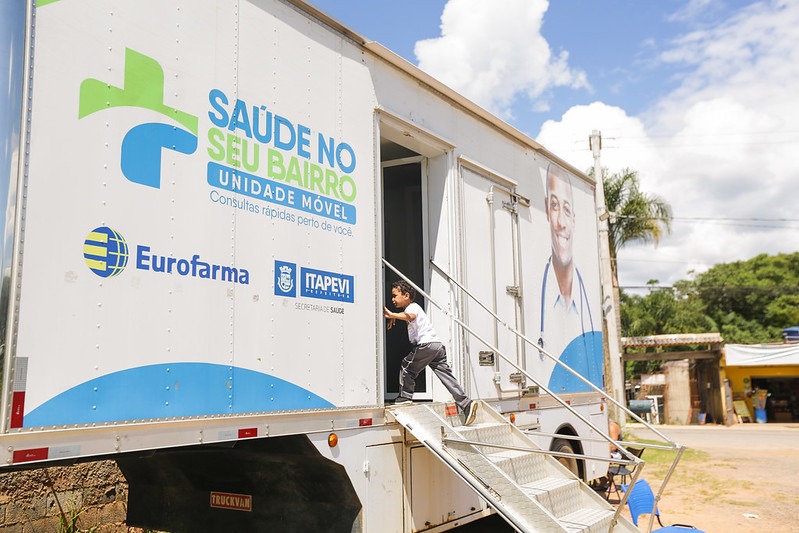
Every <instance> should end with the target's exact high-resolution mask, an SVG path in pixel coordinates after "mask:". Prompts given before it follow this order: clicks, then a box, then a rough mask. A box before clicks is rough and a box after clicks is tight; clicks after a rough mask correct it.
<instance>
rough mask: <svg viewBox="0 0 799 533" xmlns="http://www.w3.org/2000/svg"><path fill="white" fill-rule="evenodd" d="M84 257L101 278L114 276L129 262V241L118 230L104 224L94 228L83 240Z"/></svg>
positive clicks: (90, 267)
mask: <svg viewBox="0 0 799 533" xmlns="http://www.w3.org/2000/svg"><path fill="white" fill-rule="evenodd" d="M83 259H84V260H85V261H86V265H87V266H88V267H89V269H90V270H91V271H92V272H94V273H95V274H97V275H98V276H100V277H101V278H113V277H114V276H118V275H119V274H121V273H122V271H123V270H125V267H126V266H127V264H128V243H127V242H125V239H124V237H122V235H120V233H119V232H118V231H114V230H113V229H111V228H107V227H104V226H101V227H99V228H94V229H93V230H92V231H90V232H89V235H88V236H87V237H86V240H85V241H83Z"/></svg>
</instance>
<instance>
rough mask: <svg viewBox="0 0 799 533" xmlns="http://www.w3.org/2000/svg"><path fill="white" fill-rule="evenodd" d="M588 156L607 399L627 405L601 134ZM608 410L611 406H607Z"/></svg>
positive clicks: (621, 419)
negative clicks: (592, 181) (596, 236)
mask: <svg viewBox="0 0 799 533" xmlns="http://www.w3.org/2000/svg"><path fill="white" fill-rule="evenodd" d="M589 143H590V147H591V152H592V153H593V155H594V179H595V180H596V193H595V194H596V209H597V218H598V221H599V271H600V275H601V278H602V314H603V316H604V318H605V320H604V325H605V331H604V333H605V334H604V338H605V342H604V344H605V346H606V348H607V352H606V353H607V359H606V361H607V365H606V368H607V374H609V376H608V381H609V383H608V385H609V387H610V390H609V391H608V392H609V393H610V395H611V396H612V397H613V398H614V399H615V400H616V401H617V402H619V403H620V404H622V405H626V403H625V397H624V370H623V366H622V361H621V339H620V338H619V331H620V329H619V309H618V307H617V302H616V297H615V294H616V293H615V289H614V287H613V270H612V268H611V264H610V261H611V257H610V241H609V237H608V219H609V218H610V213H609V212H608V210H607V207H606V206H605V188H604V183H603V181H602V166H601V165H600V163H599V152H600V150H601V149H602V134H601V133H600V132H599V131H598V130H593V131H592V132H591V137H590V138H589ZM609 407H610V406H609ZM610 408H611V410H610V414H611V417H612V418H613V419H614V420H616V422H618V424H619V426H620V427H624V425H625V423H626V418H627V417H626V416H624V415H623V413H622V412H621V410H620V409H618V408H616V406H612V407H610Z"/></svg>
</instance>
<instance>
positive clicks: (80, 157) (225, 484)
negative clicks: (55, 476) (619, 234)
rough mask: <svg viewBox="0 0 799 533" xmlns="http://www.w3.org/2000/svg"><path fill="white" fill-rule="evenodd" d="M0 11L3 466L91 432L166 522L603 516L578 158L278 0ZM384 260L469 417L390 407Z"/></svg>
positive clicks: (548, 522) (63, 3) (89, 437)
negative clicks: (446, 364)
mask: <svg viewBox="0 0 799 533" xmlns="http://www.w3.org/2000/svg"><path fill="white" fill-rule="evenodd" d="M2 9H3V16H2V21H3V22H2V23H3V26H4V29H3V32H2V34H3V35H4V44H5V45H7V46H8V52H9V53H8V54H6V56H5V57H4V60H5V61H7V62H8V63H7V65H4V67H8V68H4V69H3V70H2V74H0V76H4V77H5V78H6V79H4V80H3V81H4V82H6V83H4V86H7V87H8V88H9V90H8V97H7V98H6V101H5V102H4V103H3V111H2V115H0V121H1V122H2V129H0V135H2V140H3V141H4V142H3V145H2V150H3V151H2V153H1V154H0V157H2V159H0V165H2V167H0V168H2V175H0V178H2V179H1V180H0V181H2V187H1V188H0V195H2V201H3V204H2V205H5V206H6V207H5V210H6V212H5V217H3V219H2V223H3V230H4V231H3V235H4V240H3V241H2V249H1V251H2V253H1V254H0V257H1V258H2V273H3V283H2V300H0V303H1V308H2V312H3V315H4V316H3V319H2V325H3V328H4V329H3V331H2V338H3V342H4V344H3V350H2V371H3V375H2V413H3V418H2V427H0V464H2V467H0V468H2V469H4V471H10V470H12V469H19V468H38V467H42V466H47V465H51V464H57V463H65V462H76V461H87V460H94V459H97V458H112V459H115V460H117V462H118V463H119V465H120V467H121V468H122V470H123V473H124V474H125V476H126V477H127V479H128V481H129V483H130V499H129V510H128V523H129V525H140V526H142V527H148V528H154V529H162V530H168V531H174V532H178V531H267V530H268V531H273V530H274V531H278V530H281V531H309V530H316V531H346V532H350V531H368V532H387V531H397V532H405V531H408V532H410V531H422V530H427V531H441V530H446V529H451V528H453V527H456V526H458V525H461V524H465V523H467V522H470V521H473V520H476V519H480V518H482V517H484V516H486V515H488V514H490V513H492V512H498V513H499V514H500V515H502V517H503V518H505V520H507V521H508V522H509V523H510V524H511V525H512V526H513V527H514V528H516V529H517V530H520V531H607V530H608V529H612V528H613V527H615V528H616V530H617V531H626V530H628V528H631V527H632V526H631V525H630V524H629V523H628V522H626V521H625V520H624V519H622V518H619V517H618V513H615V512H614V510H613V508H612V507H611V506H610V505H608V504H607V503H606V502H605V501H604V499H603V498H601V497H600V496H599V495H597V494H595V493H594V492H593V491H592V490H591V489H589V488H588V487H587V486H586V485H585V484H584V483H583V481H586V480H590V479H594V478H597V477H599V476H601V475H603V474H604V473H605V471H606V469H607V463H606V462H605V461H604V460H603V459H604V458H606V457H608V442H607V440H606V438H607V436H606V435H605V432H606V429H607V410H606V406H607V404H606V401H605V399H604V398H603V396H602V394H601V393H600V392H599V391H598V390H597V389H601V388H602V387H603V375H602V366H603V365H602V361H603V356H602V310H601V307H600V302H601V298H600V279H599V254H598V249H599V248H598V244H597V219H596V203H595V197H594V192H595V187H596V184H595V183H594V182H593V181H592V180H591V179H589V178H588V177H587V176H586V175H584V174H583V173H581V172H580V171H578V170H577V169H574V168H572V167H570V166H569V165H568V164H566V163H565V162H564V161H562V160H560V159H559V158H558V157H556V156H555V155H553V154H551V153H549V152H548V151H547V150H545V149H544V148H543V147H542V146H540V145H539V144H537V143H536V142H535V141H534V140H532V139H531V138H529V137H527V136H526V135H524V134H522V133H520V132H519V131H517V130H516V129H514V128H512V127H511V126H509V125H507V124H506V123H504V122H502V121H501V120H499V119H497V118H496V117H494V116H492V115H491V114H489V113H488V112H486V111H485V110H483V109H482V108H480V107H478V106H477V105H475V104H474V103H472V102H470V101H469V100H467V99H466V98H464V97H463V96H461V95H459V94H457V93H456V92H454V91H453V90H451V89H450V88H448V87H446V86H445V85H443V84H442V83H440V82H438V81H437V80H435V79H433V78H432V77H430V76H429V75H427V74H425V73H423V72H421V71H420V70H418V69H417V68H415V67H414V66H413V65H411V64H409V63H407V62H406V61H404V60H403V59H401V58H400V57H398V56H397V55H395V54H393V53H392V52H390V51H389V50H387V49H385V48H384V47H382V46H381V45H379V44H378V43H375V42H371V41H368V40H367V39H364V38H363V37H361V36H360V35H358V34H356V33H354V32H353V31H351V30H349V29H347V28H346V27H344V26H343V25H341V24H339V23H338V22H336V21H335V20H333V19H331V18H330V17H328V16H327V15H325V14H324V13H322V12H320V11H318V10H317V9H315V8H313V7H312V6H310V5H309V4H307V3H305V2H303V1H302V0H192V1H191V2H177V1H164V0H38V1H37V2H32V1H28V2H4V5H3V8H2ZM556 189H557V191H556ZM564 269H566V270H564ZM563 272H566V274H565V275H566V277H565V278H562V277H561V274H562V273H563ZM569 273H570V274H569ZM400 277H403V278H406V279H408V280H410V281H411V282H413V283H414V284H415V285H417V286H418V287H419V288H420V289H421V290H423V292H422V293H421V294H422V296H421V297H420V299H421V302H422V304H423V305H425V306H426V307H427V309H428V313H429V314H430V316H431V318H432V321H433V323H434V325H435V328H436V329H437V331H438V333H439V335H440V336H441V337H442V339H443V341H444V343H445V345H446V346H447V349H448V351H449V354H450V356H449V357H450V363H451V365H452V367H453V368H454V370H455V372H456V375H457V376H458V378H459V379H460V381H461V383H462V384H463V386H464V387H465V389H466V390H467V392H468V393H469V394H470V396H471V397H473V398H474V399H475V400H477V401H479V402H480V405H481V408H480V411H479V416H478V419H477V421H476V423H475V424H473V425H472V426H470V427H465V426H463V425H462V420H461V418H460V413H458V412H457V409H455V407H454V404H453V403H452V398H451V397H449V395H448V394H447V393H446V391H445V390H444V388H443V387H442V386H441V385H440V383H438V382H437V380H435V379H431V376H430V375H429V374H430V373H429V372H428V375H426V376H424V377H422V378H420V379H419V382H418V385H417V391H416V394H415V397H414V400H415V402H414V404H412V405H410V406H405V407H393V406H392V405H391V401H392V400H393V399H394V398H395V397H396V395H397V392H398V372H399V362H400V360H401V358H402V357H403V356H404V354H405V353H406V352H407V351H408V349H409V345H408V340H407V336H406V335H405V333H404V331H402V330H401V329H399V328H394V329H392V330H391V331H388V332H387V331H386V327H385V320H384V319H383V318H382V313H381V309H382V307H383V305H386V304H388V305H390V299H389V294H390V290H391V282H392V281H393V280H396V279H399V278H400ZM564 280H567V281H564ZM567 285H568V286H567ZM398 330H399V331H398ZM555 360H559V361H560V362H562V363H566V364H567V365H568V367H571V368H572V369H574V370H575V371H576V372H575V373H573V372H572V371H570V370H569V368H568V367H567V366H563V365H561V364H558V363H556V362H555ZM578 374H579V376H581V377H577V376H578ZM542 450H543V451H544V452H547V453H545V454H542V453H540V452H541V451H542ZM553 451H554V452H557V453H556V454H555V457H556V458H554V459H553V456H552V454H551V453H549V452H553Z"/></svg>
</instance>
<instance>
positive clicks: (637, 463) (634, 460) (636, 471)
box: [382, 258, 684, 532]
mask: <svg viewBox="0 0 799 533" xmlns="http://www.w3.org/2000/svg"><path fill="white" fill-rule="evenodd" d="M382 261H383V264H384V265H385V266H387V267H388V268H389V269H390V270H392V271H393V272H394V273H395V274H397V275H398V276H399V277H400V278H402V279H404V280H405V281H407V282H408V283H409V284H410V285H411V286H412V287H413V288H414V289H415V290H416V292H417V293H419V294H420V295H422V296H423V297H424V298H425V299H427V301H429V302H430V303H431V304H432V305H433V306H434V307H436V309H438V310H439V311H441V312H442V313H443V314H444V315H445V316H446V317H448V318H449V319H450V320H452V321H454V322H455V323H456V324H458V325H459V326H460V327H461V328H463V329H464V330H465V331H467V332H468V333H469V334H470V335H471V336H473V337H474V338H475V339H477V340H478V341H480V342H481V343H482V344H483V345H485V346H486V347H487V348H489V349H490V350H492V351H493V352H494V353H495V354H497V355H498V356H499V357H500V358H501V359H502V360H503V361H505V362H506V363H508V364H509V365H510V366H512V367H513V368H515V369H516V370H517V371H518V372H520V373H521V374H522V375H524V376H525V377H526V378H527V379H529V380H530V381H532V382H533V383H534V384H535V385H536V386H537V387H538V389H539V390H541V391H544V392H545V393H546V394H548V395H549V397H550V398H552V399H553V400H555V401H556V402H557V403H559V404H560V405H561V406H562V407H563V408H565V409H566V410H567V411H569V412H570V413H571V414H572V415H574V416H575V417H577V419H579V420H580V421H581V422H583V423H584V424H585V425H586V426H588V427H589V428H591V429H592V430H594V431H595V432H596V433H597V434H598V435H599V436H601V437H602V438H603V439H604V440H605V441H606V442H608V443H609V444H612V445H613V446H615V447H616V448H617V449H618V450H619V451H620V453H621V454H622V455H623V456H624V457H623V458H621V459H610V460H609V462H614V463H620V464H629V465H632V466H633V469H632V477H631V482H630V486H632V485H633V484H635V482H636V481H637V480H638V477H639V476H640V474H641V469H642V468H643V466H644V464H645V463H646V461H644V460H643V459H640V458H639V457H636V456H635V455H633V454H632V453H631V452H629V451H628V450H627V449H626V448H625V446H623V445H622V442H621V441H617V440H614V439H613V438H612V437H611V436H610V435H608V434H607V433H606V432H605V431H604V430H602V429H600V428H599V427H597V426H596V425H595V424H594V423H593V422H591V421H590V420H588V419H587V418H585V417H584V416H583V415H581V414H580V413H579V412H577V410H575V409H574V408H573V407H572V406H571V405H569V403H568V402H566V401H565V400H563V399H561V398H560V396H558V395H557V394H556V393H555V392H554V391H551V390H549V389H548V388H547V387H546V386H545V385H544V384H543V383H541V382H540V381H538V379H536V378H535V377H534V376H533V375H531V374H530V373H529V372H527V370H525V369H524V368H522V367H521V366H519V365H518V364H517V363H515V362H514V361H513V360H512V359H511V358H510V357H508V356H507V355H505V354H504V353H503V352H502V351H501V350H500V349H499V348H498V347H496V346H494V345H493V344H491V342H489V341H488V340H486V339H485V338H483V337H482V336H481V335H480V334H479V333H477V332H476V331H474V330H473V329H472V328H471V327H469V325H468V324H466V323H465V322H464V321H462V320H461V319H459V318H458V317H457V316H455V314H454V313H452V312H451V311H450V310H449V309H448V308H447V307H445V306H443V305H441V304H439V303H438V302H437V301H436V300H435V299H434V298H433V297H432V296H430V295H429V294H428V293H426V292H425V291H424V290H423V289H422V288H421V287H419V286H418V285H416V284H415V283H414V282H413V281H411V280H410V278H408V277H407V276H406V275H405V274H403V273H402V272H400V271H399V270H398V269H397V268H396V267H395V266H394V265H392V264H391V263H389V262H388V261H387V260H386V259H384V258H383V259H382ZM430 264H431V266H432V267H433V268H434V269H435V270H437V271H438V272H439V273H440V274H441V275H442V276H444V278H445V279H446V280H447V281H448V282H449V283H451V284H453V285H455V286H456V287H458V289H459V290H461V291H462V292H463V293H464V294H466V295H467V296H469V297H470V298H471V299H472V300H473V301H474V302H475V303H477V304H478V305H479V306H480V307H482V308H483V309H484V310H485V311H486V312H488V313H489V314H490V315H491V316H492V317H493V318H494V320H495V321H496V322H497V323H498V324H499V325H501V326H503V327H504V328H505V329H506V330H507V331H509V332H510V333H512V334H514V335H515V336H516V337H517V338H518V339H521V340H522V341H524V342H525V343H527V344H529V345H530V346H532V347H533V348H534V349H535V350H537V351H538V352H539V353H540V354H542V355H545V356H546V357H548V358H549V359H550V360H552V361H553V362H554V363H555V364H557V365H560V366H561V367H563V368H564V369H565V370H566V371H568V372H570V373H571V374H572V375H573V376H575V377H576V378H577V379H579V380H580V381H582V382H583V383H585V384H586V385H588V386H589V387H590V388H591V389H593V390H594V391H595V392H598V393H599V394H600V395H601V396H602V397H603V398H605V399H606V400H608V401H610V402H611V403H613V404H614V405H616V406H617V407H618V408H620V409H621V410H622V411H624V412H625V413H626V414H627V415H629V416H630V417H632V418H633V419H634V420H636V421H638V422H639V423H641V424H643V425H644V426H645V427H647V428H648V429H649V430H650V431H652V432H653V433H655V434H656V435H658V436H659V437H661V438H662V439H663V440H665V441H666V442H667V443H668V444H669V446H666V447H665V448H666V449H668V450H676V451H677V454H676V457H675V459H674V461H673V462H672V464H671V467H670V468H669V471H668V473H667V474H666V476H665V478H664V480H663V482H662V484H661V486H660V488H659V490H658V492H657V494H656V495H655V505H654V506H653V508H652V513H651V516H650V522H649V529H647V531H651V529H652V524H653V521H652V518H653V517H654V510H655V508H656V506H657V503H658V501H659V500H660V497H661V495H662V493H663V491H664V489H665V487H666V484H667V483H668V481H669V479H670V478H671V475H672V474H673V472H674V470H675V469H676V467H677V464H678V462H679V460H680V458H681V457H682V454H683V451H684V447H683V446H682V445H680V444H678V443H677V442H675V441H673V440H672V439H670V438H669V437H667V436H666V435H664V434H663V433H661V432H660V431H658V430H657V429H656V428H655V427H654V426H652V425H651V424H649V423H648V422H646V421H645V420H643V419H642V418H641V417H639V416H638V415H636V414H635V413H633V412H632V411H631V410H630V409H628V408H627V406H626V405H623V404H622V403H620V402H618V401H617V400H616V399H615V398H613V397H612V396H611V395H609V394H608V393H606V392H605V391H604V390H602V389H601V388H599V387H597V386H596V385H594V384H593V383H592V382H590V381H589V380H587V379H586V378H584V377H583V376H582V375H581V374H580V373H579V372H577V371H576V370H574V369H572V368H571V367H570V366H568V365H567V364H565V363H563V362H562V361H561V360H560V359H559V358H558V357H555V356H554V355H552V354H551V353H549V352H548V351H547V350H545V349H544V348H543V347H541V346H539V345H538V343H536V342H534V341H533V340H531V339H530V338H528V337H527V336H526V335H524V334H523V333H521V332H519V331H517V330H516V329H515V328H513V327H511V326H510V325H508V324H507V322H506V321H504V320H503V319H502V318H501V317H499V316H498V315H497V314H496V313H494V312H493V311H492V310H491V309H489V308H488V307H487V306H486V305H485V304H483V303H482V302H481V301H480V299H479V298H477V297H476V296H475V295H473V294H472V293H471V292H469V290H468V289H467V288H466V287H464V286H463V285H461V284H460V283H459V282H458V281H457V280H455V279H454V278H453V277H452V276H450V275H449V274H448V273H447V272H446V271H445V270H444V269H443V268H441V267H440V266H438V265H437V264H436V262H435V261H433V260H430ZM636 446H641V447H645V448H664V446H660V445H656V444H647V443H636ZM548 453H549V454H550V455H554V454H555V453H556V452H548ZM559 455H561V454H560V453H559ZM562 455H569V456H571V457H575V458H577V459H585V457H584V456H581V455H579V454H562ZM629 493H630V491H629V490H628V491H626V492H624V494H623V496H622V498H621V500H620V501H619V504H618V506H617V508H616V512H615V514H614V515H613V519H612V522H611V526H610V529H609V531H611V532H612V531H613V527H614V526H615V524H616V522H617V521H618V517H619V515H620V513H621V509H622V508H623V507H624V504H625V503H626V502H627V498H628V496H629Z"/></svg>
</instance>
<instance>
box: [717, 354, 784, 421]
mask: <svg viewBox="0 0 799 533" xmlns="http://www.w3.org/2000/svg"><path fill="white" fill-rule="evenodd" d="M722 364H723V365H724V372H725V374H726V378H727V379H728V380H729V383H730V386H731V389H732V399H733V403H734V404H736V409H735V411H736V413H737V414H738V415H739V416H741V418H743V419H745V418H746V416H745V415H746V414H748V415H749V418H750V419H751V420H752V421H757V422H796V421H799V343H784V344H752V345H745V344H727V345H725V346H724V359H723V360H722ZM742 402H743V403H742ZM744 407H745V408H746V411H745V410H744ZM747 411H748V412H747Z"/></svg>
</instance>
